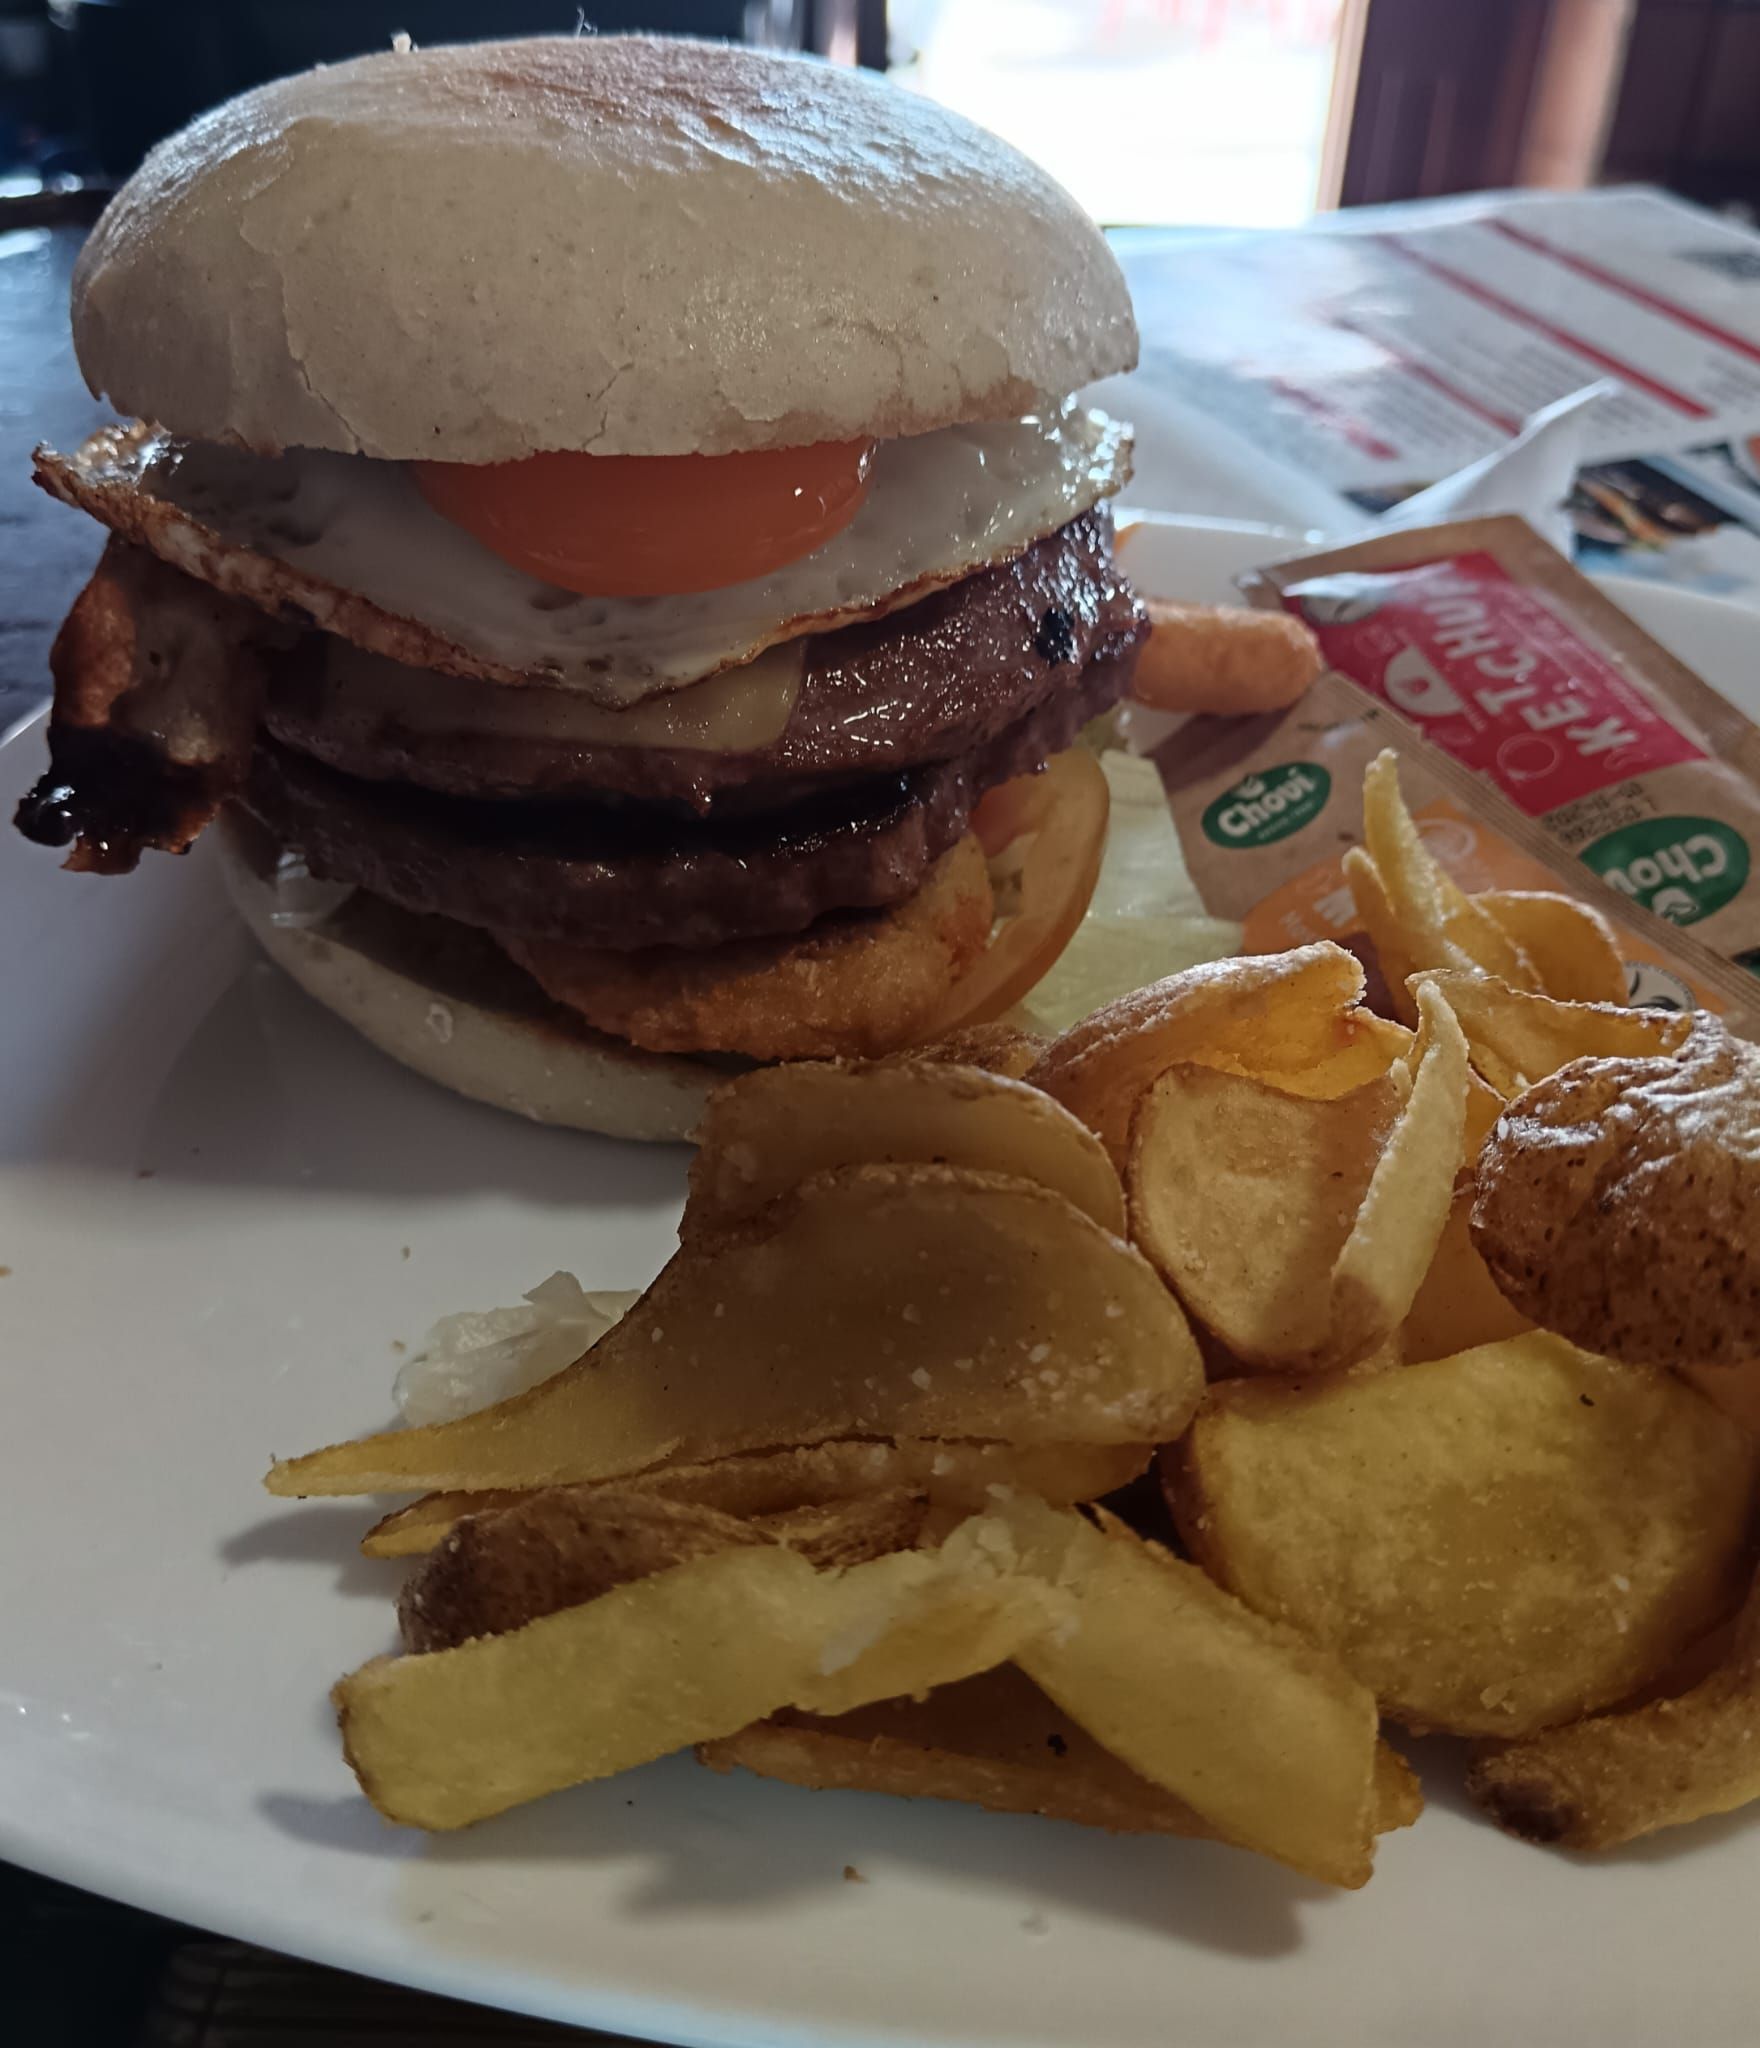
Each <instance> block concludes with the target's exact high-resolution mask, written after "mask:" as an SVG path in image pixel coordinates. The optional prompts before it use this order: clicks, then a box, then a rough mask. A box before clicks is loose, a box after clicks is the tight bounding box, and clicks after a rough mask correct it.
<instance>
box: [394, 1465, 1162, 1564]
mask: <svg viewBox="0 0 1760 2048" xmlns="http://www.w3.org/2000/svg"><path fill="white" fill-rule="evenodd" d="M1152 1455H1153V1450H1152V1447H1151V1446H1150V1445H1148V1444H1021V1445H1015V1444H998V1443H975V1442H971V1441H969V1440H961V1439H959V1438H937V1437H904V1438H901V1439H899V1440H897V1441H892V1442H880V1441H876V1440H874V1439H873V1438H869V1437H854V1438H845V1439H836V1438H834V1439H832V1440H831V1441H830V1442H828V1443H820V1444H795V1445H791V1446H790V1447H789V1448H787V1449H785V1450H774V1451H744V1452H741V1453H739V1454H738V1455H736V1456H734V1457H730V1458H714V1459H711V1460H709V1461H708V1462H707V1463H706V1464H700V1465H694V1464H675V1465H656V1466H654V1467H653V1468H652V1469H650V1470H649V1471H646V1472H634V1473H631V1474H630V1476H629V1477H628V1478H627V1479H617V1480H613V1481H611V1482H609V1484H611V1485H614V1486H615V1487H616V1488H617V1490H618V1491H619V1492H622V1493H631V1492H634V1493H644V1494H651V1495H654V1496H657V1497H659V1498H662V1499H666V1500H677V1501H684V1502H687V1503H690V1504H694V1505H697V1506H701V1507H709V1508H719V1509H720V1510H721V1511H722V1513H723V1514H729V1515H741V1516H744V1517H747V1518H748V1519H759V1520H762V1519H764V1518H765V1517H768V1516H772V1515H784V1514H790V1513H793V1512H795V1511H797V1510H799V1509H801V1508H809V1507H823V1506H828V1505H833V1504H840V1503H843V1502H846V1501H847V1502H854V1501H859V1500H861V1499H863V1498H864V1497H866V1496H868V1495H872V1494H885V1493H896V1492H897V1491H899V1490H900V1489H908V1490H910V1491H911V1492H920V1493H922V1494H924V1495H925V1496H927V1498H928V1499H929V1500H930V1501H932V1502H934V1503H935V1504H936V1505H937V1506H941V1507H949V1508H953V1509H956V1510H957V1509H963V1510H965V1511H966V1512H967V1513H971V1512H973V1511H974V1510H977V1509H980V1508H983V1507H985V1506H986V1505H988V1502H989V1499H990V1494H991V1488H992V1487H996V1486H1010V1487H1013V1488H1015V1489H1016V1491H1018V1492H1021V1493H1030V1494H1034V1495H1036V1496H1037V1497H1038V1498H1039V1499H1040V1500H1045V1501H1049V1502H1050V1503H1051V1504H1052V1506H1053V1507H1073V1506H1074V1505H1075V1504H1076V1503H1077V1502H1078V1501H1088V1500H1099V1499H1100V1498H1101V1497H1102V1496H1103V1495H1105V1494H1108V1493H1113V1492H1116V1491H1117V1489H1118V1488H1119V1487H1121V1486H1128V1485H1129V1484H1130V1482H1131V1481H1132V1480H1133V1479H1135V1478H1137V1477H1139V1475H1140V1474H1142V1473H1143V1472H1145V1471H1146V1470H1147V1469H1148V1465H1149V1460H1150V1458H1151V1456H1152ZM526 1497H527V1494H526V1491H525V1490H511V1489H503V1490H501V1491H498V1492H483V1493H431V1494H428V1495H426V1496H425V1497H424V1498H423V1499H421V1500H418V1501H412V1502H411V1503H410V1504H409V1506H408V1507H403V1508H398V1509H396V1510H395V1511H394V1512H393V1513H391V1514H389V1515H386V1516H385V1517H384V1519H383V1520H382V1521H379V1522H376V1523H375V1524H374V1525H373V1527H372V1528H371V1529H370V1530H369V1531H368V1532H367V1534H366V1536H365V1537H363V1538H362V1540H361V1549H362V1551H363V1553H364V1554H365V1555H366V1556H368V1557H421V1556H423V1555H425V1554H426V1553H427V1552H428V1551H430V1550H432V1549H433V1548H434V1546H435V1544H436V1543H438V1542H439V1541H440V1539H441V1537H443V1536H444V1535H445V1534H446V1532H447V1531H448V1530H449V1529H451V1528H452V1527H453V1526H454V1525H455V1524H456V1523H457V1522H459V1521H460V1520H461V1519H462V1518H463V1517H464V1516H465V1515H470V1514H479V1513H482V1512H484V1511H485V1510H488V1509H492V1508H504V1507H511V1506H512V1505H513V1504H514V1503H515V1502H517V1501H521V1500H524V1499H525V1498H526Z"/></svg>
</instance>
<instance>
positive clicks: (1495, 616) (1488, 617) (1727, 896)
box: [1242, 518, 1760, 1003]
mask: <svg viewBox="0 0 1760 2048" xmlns="http://www.w3.org/2000/svg"><path fill="white" fill-rule="evenodd" d="M1242 588H1243V590H1244V591H1245V592H1246V594H1247V596H1248V597H1249V599H1250V600H1251V601H1252V602H1254V603H1255V604H1258V605H1261V606H1265V607H1269V608H1273V609H1275V608H1277V607H1279V606H1281V607H1282V608H1283V609H1285V610H1287V611H1291V612H1294V613H1295V614H1296V615H1297V616H1298V617H1300V618H1302V619H1304V620H1306V622H1307V623H1308V625H1309V626H1310V627H1311V628H1312V629H1313V631H1314V633H1315V634H1316V636H1317V637H1318V639H1319V641H1320V645H1321V648H1322V651H1323V652H1324V654H1325V656H1326V659H1327V661H1328V663H1329V664H1330V666H1331V668H1332V669H1333V671H1334V672H1335V674H1336V675H1337V676H1340V677H1344V678H1346V679H1348V680H1349V681H1350V682H1351V683H1353V684H1355V685H1356V686H1358V688H1360V689H1361V690H1363V691H1365V692H1367V693H1368V694H1369V696H1370V697H1371V698H1373V699H1377V700H1379V702H1380V703H1381V704H1383V705H1385V706H1387V707H1390V709H1391V711H1392V712H1393V713H1394V714H1395V718H1394V724H1395V726H1396V727H1397V728H1399V731H1398V736H1397V737H1396V738H1395V739H1394V742H1393V743H1394V744H1395V745H1396V746H1398V747H1399V748H1400V750H1401V751H1402V753H1403V752H1408V751H1409V750H1410V746H1409V741H1408V739H1407V738H1406V734H1407V733H1408V732H1409V733H1413V734H1422V736H1423V739H1424V740H1425V741H1427V742H1429V743H1430V745H1431V746H1432V747H1433V748H1435V749H1436V750H1438V752H1439V753H1440V754H1441V755H1442V756H1443V757H1444V758H1445V759H1446V760H1447V761H1448V762H1449V763H1450V764H1453V765H1454V766H1456V767H1457V768H1458V769H1461V770H1464V771H1466V773H1465V776H1464V777H1462V776H1455V777H1452V778H1448V780H1450V781H1452V782H1453V783H1454V785H1455V798H1456V801H1457V803H1458V804H1459V805H1460V806H1462V807H1464V808H1465V809H1467V810H1469V811H1478V812H1483V799H1484V796H1485V794H1487V793H1494V794H1496V795H1497V796H1498V797H1499V798H1500V799H1501V800H1502V806H1507V807H1508V808H1509V809H1510V810H1511V812H1512V813H1513V814H1514V816H1515V817H1516V818H1517V819H1518V820H1519V822H1520V823H1521V824H1523V825H1524V826H1526V827H1528V828H1529V829H1527V830H1524V831H1522V832H1520V833H1519V834H1517V835H1516V837H1515V843H1516V844H1517V845H1518V846H1520V847H1522V848H1523V849H1524V850H1525V851H1526V852H1528V853H1530V854H1532V855H1534V856H1535V857H1536V858H1538V859H1540V861H1541V864H1542V865H1547V866H1552V865H1555V855H1556V852H1558V851H1562V852H1563V853H1565V854H1568V855H1572V856H1574V857H1575V859H1576V860H1577V861H1580V862H1581V863H1582V864H1583V865H1584V866H1585V867H1586V868H1588V869H1589V870H1590V871H1591V872H1592V874H1593V875H1595V876H1597V877H1599V878H1600V880H1601V881H1602V882H1604V883H1605V884H1607V885H1608V886H1609V887H1610V888H1611V889H1612V890H1613V891H1615V892H1616V893H1617V894H1618V895H1619V896H1620V897H1621V898H1623V899H1624V901H1625V903H1626V904H1627V905H1628V906H1637V907H1639V908H1641V909H1642V910H1643V911H1644V912H1646V913H1650V914H1653V915H1654V916H1655V917H1657V918H1660V919H1663V920H1666V921H1667V922H1668V923H1669V924H1671V925H1674V926H1677V927H1682V928H1686V927H1690V928H1691V934H1692V939H1693V941H1695V942H1697V945H1696V946H1695V947H1693V948H1691V949H1690V950H1693V951H1697V948H1698V946H1703V947H1704V948H1706V949H1708V950H1709V951H1710V952H1711V953H1713V954H1719V955H1721V956H1722V957H1723V958H1724V959H1725V960H1728V961H1731V962H1733V963H1734V964H1735V965H1736V966H1737V967H1738V968H1742V969H1746V970H1747V971H1748V972H1749V973H1750V974H1754V975H1760V860H1757V859H1756V852H1757V850H1760V727H1756V726H1755V725H1754V724H1753V723H1752V722H1751V721H1750V720H1749V719H1747V718H1746V717H1744V715H1743V714H1742V713H1741V712H1740V711H1738V710H1737V709H1736V707H1735V706H1734V705H1732V704H1730V703H1729V702H1728V701H1727V700H1726V699H1725V698H1723V697H1722V696H1720V695H1719V694H1718V693H1717V692H1716V691H1715V690H1713V689H1712V688H1711V687H1710V685H1709V684H1708V683H1705V682H1704V681H1702V680H1701V679H1700V678H1699V677H1698V676H1696V675H1694V674H1693V672H1692V671H1691V670H1690V669H1689V668H1687V667H1686V665H1685V664H1684V663H1682V662H1680V661H1677V660H1676V659H1675V657H1674V656H1673V655H1672V654H1670V653H1669V652H1668V651H1667V649H1666V648H1664V647H1662V646H1660V645H1659V644H1658V643H1657V642H1656V641H1654V640H1652V639H1651V638H1650V636H1649V635H1648V634H1647V633H1646V632H1644V631H1643V629H1642V628H1641V627H1640V626H1639V625H1638V624H1637V623H1636V622H1635V621H1634V620H1632V619H1631V618H1629V617H1627V615H1626V614H1625V613H1624V612H1622V611H1621V610H1620V609H1619V607H1618V605H1617V604H1615V603H1614V601H1613V600H1612V599H1611V598H1610V597H1608V596H1607V595H1606V594H1605V593H1604V592H1602V591H1601V590H1599V589H1597V588H1596V586H1595V585H1594V584H1593V583H1591V582H1590V581H1589V580H1588V578H1587V577H1585V576H1583V575H1581V574H1580V573H1579V572H1578V571H1577V570H1576V569H1574V568H1573V567H1572V566H1571V565H1570V563H1569V562H1567V561H1566V560H1565V559H1564V557H1563V556H1562V555H1560V554H1558V553H1557V552H1556V551H1555V550H1554V549H1553V548H1551V547H1549V546H1548V545H1547V543H1546V542H1545V541H1543V540H1542V539H1541V538H1540V536H1539V535H1538V534H1537V533H1535V532H1534V530H1533V529H1532V528H1531V527H1530V526H1528V525H1527V524H1526V523H1525V522H1524V521H1523V520H1521V519H1516V518H1498V519H1475V520H1465V521H1460V522H1458V523H1455V524H1452V525H1447V526H1436V527H1430V528H1427V529H1421V530H1416V531H1406V532H1396V533H1386V534H1380V535H1377V536H1375V537H1374V538H1373V539H1371V540H1367V541H1362V542H1358V543H1356V544H1354V545H1351V546H1348V547H1341V548H1336V549H1333V550H1331V551H1330V552H1328V553H1325V554H1320V555H1313V556H1309V557H1307V558H1305V559H1303V560H1300V561H1295V562H1286V563H1282V564H1280V565H1278V566H1276V567H1273V568H1268V569H1264V570H1261V571H1259V572H1258V573H1257V574H1256V575H1253V576H1250V577H1247V578H1245V579H1243V582H1242ZM1755 639H1756V645H1757V646H1760V621H1757V622H1756V627H1755ZM1508 836H1509V835H1508V834H1507V833H1506V834H1505V837H1508ZM1567 871H1568V870H1567ZM1501 885H1502V886H1523V885H1522V884H1520V883H1513V882H1510V881H1509V880H1507V879H1506V880H1505V881H1504V882H1503V883H1502V884H1501ZM1558 885H1559V884H1558V882H1557V881H1556V880H1555V881H1553V882H1552V883H1549V884H1537V883H1536V884H1531V885H1530V886H1554V887H1556V886H1558ZM1566 886H1567V887H1571V888H1574V889H1575V890H1576V891H1577V893H1582V894H1587V893H1589V892H1588V891H1587V890H1585V889H1583V888H1582V887H1581V881H1580V878H1575V879H1573V880H1571V881H1570V882H1568V883H1566ZM1603 907H1606V906H1605V903H1604V905H1603ZM1645 921H1646V920H1640V921H1639V926H1638V928H1640V929H1641V928H1642V925H1643V923H1644V922H1645ZM1672 946H1673V942H1672V941H1671V942H1670V947H1671V949H1672ZM1749 999H1750V1000H1751V1001H1754V1002H1756V1003H1760V989H1756V990H1755V991H1753V992H1751V994H1750V998H1749Z"/></svg>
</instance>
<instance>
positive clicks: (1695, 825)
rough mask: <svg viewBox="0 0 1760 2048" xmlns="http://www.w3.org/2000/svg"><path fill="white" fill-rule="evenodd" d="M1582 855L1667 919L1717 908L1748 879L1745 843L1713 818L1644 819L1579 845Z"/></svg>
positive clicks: (1679, 920)
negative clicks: (1592, 843)
mask: <svg viewBox="0 0 1760 2048" xmlns="http://www.w3.org/2000/svg"><path fill="white" fill-rule="evenodd" d="M1583 858H1584V860H1586V861H1587V862H1588V864H1589V865H1590V867H1592V868H1593V869H1594V870H1595V872H1596V873H1597V874H1598V875H1604V876H1605V877H1606V878H1607V880H1608V881H1610V882H1611V883H1612V884H1613V886H1614V887H1615V888H1616V889H1621V890H1623V891H1624V892H1625V894H1626V895H1628V896H1635V897H1636V898H1637V899H1638V901H1639V902H1640V903H1641V904H1643V906H1644V907H1645V909H1646V910H1653V911H1655V912H1656V914H1657V916H1658V917H1666V918H1667V919H1668V920H1669V922H1670V923H1671V924H1696V923H1697V922H1698V920H1699V919H1700V918H1702V917H1709V916H1710V915H1711V913H1712V912H1713V911H1714V910H1721V909H1722V908H1723V906H1724V905H1725V904H1726V903H1727V902H1728V901H1729V900H1730V898H1731V897H1732V896H1735V895H1736V894H1738V893H1739V892H1740V890H1741V887H1742V885H1743V883H1745V882H1746V881H1747V879H1748V842H1747V841H1746V840H1745V839H1744V838H1743V837H1742V835H1741V834H1740V833H1739V832H1732V831H1731V830H1730V828H1729V826H1727V825H1724V824H1720V823H1719V822H1718V820H1717V819H1716V818H1646V819H1645V820H1644V822H1643V823H1642V824H1641V825H1626V826H1624V827H1622V828H1621V829H1620V830H1619V831H1618V832H1610V833H1608V835H1607V837H1606V838H1605V839H1597V840H1596V841H1595V843H1594V845H1593V846H1586V847H1584V848H1583Z"/></svg>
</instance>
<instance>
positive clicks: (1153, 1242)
mask: <svg viewBox="0 0 1760 2048" xmlns="http://www.w3.org/2000/svg"><path fill="white" fill-rule="evenodd" d="M1399 1110H1400V1104H1399V1098H1398V1094H1397V1092H1396V1091H1395V1089H1394V1087H1393V1084H1392V1083H1391V1081H1389V1080H1387V1079H1385V1078H1384V1079H1382V1080H1380V1081H1377V1082H1374V1083H1372V1084H1371V1085H1370V1086H1369V1087H1367V1088H1359V1089H1358V1090H1357V1091H1356V1092H1355V1094H1352V1095H1342V1096H1340V1097H1338V1098H1337V1100H1335V1101H1332V1102H1316V1101H1312V1100H1308V1099H1305V1098H1302V1097H1299V1096H1294V1095H1285V1094H1283V1093H1282V1092H1281V1091H1280V1090H1278V1089H1275V1088H1267V1087H1264V1086H1263V1085H1261V1083H1259V1082H1257V1081H1249V1080H1247V1079H1245V1078H1244V1077H1242V1076H1241V1075H1239V1074H1224V1073H1217V1072H1215V1071H1214V1070H1213V1069H1211V1068H1207V1067H1195V1066H1181V1067H1170V1068H1169V1069H1168V1071H1167V1072H1166V1073H1165V1074H1163V1075H1162V1076H1161V1078H1160V1080H1159V1081H1157V1082H1156V1083H1155V1085H1154V1087H1153V1088H1152V1089H1151V1090H1150V1091H1149V1093H1148V1094H1147V1095H1146V1096H1145V1097H1144V1098H1143V1102H1142V1105H1141V1107H1140V1108H1139V1109H1138V1111H1137V1119H1136V1126H1135V1131H1134V1134H1133V1138H1132V1148H1131V1166H1130V1175H1129V1180H1130V1197H1131V1235H1132V1237H1133V1238H1134V1239H1135V1240H1136V1242H1137V1243H1138V1244H1139V1245H1141V1246H1142V1248H1143V1250H1144V1251H1145V1252H1147V1253H1148V1255H1149V1257H1150V1259H1151V1260H1153V1262H1154V1264H1155V1267H1156V1269H1157V1271H1158V1272H1159V1273H1160V1274H1161V1276H1162V1278H1163V1279H1164V1280H1166V1282H1167V1284H1168V1285H1169V1286H1170V1287H1171V1288H1172V1289H1173V1290H1174V1292H1175V1293H1176V1294H1177V1295H1178V1296H1179V1297H1180V1299H1181V1301H1182V1302H1184V1304H1185V1306H1186V1308H1187V1309H1188V1310H1189V1312H1190V1313H1191V1314H1192V1315H1193V1316H1195V1317H1196V1318H1197V1319H1198V1320H1199V1321H1200V1322H1201V1323H1202V1324H1203V1325H1204V1326H1205V1327H1206V1328H1207V1329H1208V1330H1209V1331H1210V1332H1211V1333H1212V1335H1214V1336H1215V1337H1217V1338H1219V1339H1220V1340H1221V1342H1222V1343H1223V1344H1224V1345H1226V1346H1227V1348H1228V1349H1229V1351H1230V1352H1232V1353H1233V1354H1234V1356H1235V1357H1236V1358H1237V1359H1239V1360H1241V1361H1242V1363H1244V1364H1246V1365H1251V1366H1258V1367H1267V1368H1270V1369H1273V1370H1275V1369H1277V1368H1279V1367H1285V1366H1287V1367H1290V1368H1292V1369H1293V1368H1295V1367H1298V1366H1302V1365H1307V1364H1312V1363H1314V1362H1315V1361H1317V1360H1324V1359H1329V1358H1330V1354H1331V1333H1332V1273H1333V1268H1334V1266H1335V1265H1336V1264H1337V1262H1338V1259H1339V1256H1340V1254H1341V1252H1342V1251H1343V1248H1344V1245H1345V1242H1346V1240H1347V1239H1348V1238H1349V1236H1350V1234H1351V1226H1352V1224H1353V1223H1354V1222H1355V1220H1356V1216H1357V1212H1358V1210H1359V1209H1360V1208H1361V1207H1362V1204H1363V1199H1364V1197H1365V1195H1366V1194H1367V1192H1368V1189H1369V1184H1370V1180H1371V1177H1372V1176H1373V1174H1374V1171H1375V1163H1376V1161H1377V1159H1378V1158H1379V1157H1380V1155H1381V1148H1382V1146H1383V1145H1384V1144H1385V1143H1386V1141H1387V1138H1388V1135H1389V1133H1390V1132H1391V1131H1392V1129H1393V1127H1394V1123H1395V1121H1396V1119H1397V1118H1398V1115H1399ZM1451 1172H1452V1169H1451ZM1340 1362H1343V1363H1348V1362H1349V1361H1348V1360H1345V1361H1340Z"/></svg>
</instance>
